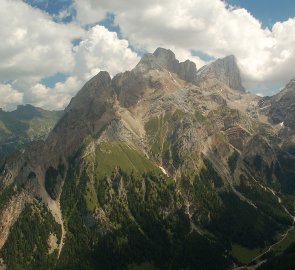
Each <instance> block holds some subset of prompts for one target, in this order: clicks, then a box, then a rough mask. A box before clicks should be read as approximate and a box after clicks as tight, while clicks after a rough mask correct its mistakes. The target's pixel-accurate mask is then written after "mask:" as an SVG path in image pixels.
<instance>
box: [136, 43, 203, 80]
mask: <svg viewBox="0 0 295 270" xmlns="http://www.w3.org/2000/svg"><path fill="white" fill-rule="evenodd" d="M150 69H166V70H168V71H171V72H173V73H175V74H177V75H178V76H179V77H180V78H181V79H182V80H185V81H188V82H194V81H195V80H196V74H197V67H196V64H195V63H194V62H192V61H190V60H186V61H185V62H179V61H178V60H177V59H176V57H175V54H174V53H173V52H172V51H171V50H168V49H164V48H157V49H156V50H155V52H154V53H153V54H151V53H148V54H145V55H144V56H143V57H142V59H141V60H140V61H139V63H138V65H137V66H136V67H135V71H140V72H143V71H146V70H150Z"/></svg>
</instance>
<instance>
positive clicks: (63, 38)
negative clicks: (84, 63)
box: [0, 0, 84, 80]
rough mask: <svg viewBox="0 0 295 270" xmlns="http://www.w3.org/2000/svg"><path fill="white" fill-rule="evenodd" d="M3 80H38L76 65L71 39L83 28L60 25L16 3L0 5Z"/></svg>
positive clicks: (3, 1) (0, 74)
mask: <svg viewBox="0 0 295 270" xmlns="http://www.w3.org/2000/svg"><path fill="white" fill-rule="evenodd" d="M0 25H1V30H0V37H1V43H0V58H1V62H0V80H10V79H12V80H14V79H16V78H22V77H26V78H27V77H30V78H32V79H33V78H34V79H35V80H38V79H40V78H42V77H44V76H50V75H53V74H54V73H56V72H69V71H71V69H72V67H73V65H74V59H73V53H72V43H71V41H72V39H74V38H78V37H81V36H82V35H83V33H84V30H82V28H80V27H78V26H76V25H74V24H68V25H65V24H58V23H55V22H53V21H52V19H51V17H50V16H49V15H48V14H46V13H44V12H41V11H40V10H38V9H35V8H32V7H31V6H29V5H28V4H25V3H23V2H22V1H17V0H1V1H0Z"/></svg>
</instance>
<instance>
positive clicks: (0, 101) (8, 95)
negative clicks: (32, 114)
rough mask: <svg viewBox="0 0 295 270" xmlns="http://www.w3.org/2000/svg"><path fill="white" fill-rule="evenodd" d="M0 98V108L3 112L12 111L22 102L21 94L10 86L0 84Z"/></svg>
mask: <svg viewBox="0 0 295 270" xmlns="http://www.w3.org/2000/svg"><path fill="white" fill-rule="evenodd" d="M0 97H1V98H0V108H2V109H4V110H13V109H15V107H16V105H19V104H22V102H23V93H20V92H18V91H17V90H15V89H13V88H12V87H11V85H10V84H0Z"/></svg>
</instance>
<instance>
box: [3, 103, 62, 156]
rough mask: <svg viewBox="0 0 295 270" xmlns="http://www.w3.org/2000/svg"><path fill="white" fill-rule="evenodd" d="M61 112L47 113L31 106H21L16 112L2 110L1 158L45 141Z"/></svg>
mask: <svg viewBox="0 0 295 270" xmlns="http://www.w3.org/2000/svg"><path fill="white" fill-rule="evenodd" d="M61 115H62V112H60V111H46V110H43V109H41V108H36V107H34V106H31V105H20V106H18V107H17V109H16V110H15V111H11V112H5V111H3V110H1V109H0V157H2V158H3V157H6V156H8V155H10V154H12V153H13V152H15V151H16V150H20V149H22V148H24V147H26V146H28V145H29V144H30V143H31V142H32V141H34V140H39V139H44V138H45V136H46V135H47V134H48V133H49V131H50V130H51V129H52V128H53V126H54V125H55V124H56V122H57V121H58V119H59V118H60V117H61Z"/></svg>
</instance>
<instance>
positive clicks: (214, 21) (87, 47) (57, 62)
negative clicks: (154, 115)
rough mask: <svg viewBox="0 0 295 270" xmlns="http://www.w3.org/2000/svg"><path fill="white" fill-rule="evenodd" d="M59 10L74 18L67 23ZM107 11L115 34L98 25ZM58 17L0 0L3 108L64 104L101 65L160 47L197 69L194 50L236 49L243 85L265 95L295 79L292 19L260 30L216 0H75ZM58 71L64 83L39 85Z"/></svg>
mask: <svg viewBox="0 0 295 270" xmlns="http://www.w3.org/2000/svg"><path fill="white" fill-rule="evenodd" d="M62 14H66V16H67V17H68V16H69V14H70V15H72V17H73V18H74V20H72V21H71V22H70V23H64V22H63V21H62V17H63V16H64V15H62ZM108 14H113V15H114V23H115V24H116V25H117V27H118V28H119V29H120V33H115V32H110V31H109V30H108V29H107V28H105V27H103V26H102V25H100V23H99V22H100V21H102V20H103V19H105V18H106V16H107V15H108ZM59 15H60V18H59V20H57V19H56V16H50V15H49V14H47V13H46V12H44V11H42V10H40V9H37V8H33V7H32V6H30V5H29V4H27V3H25V2H23V1H21V0H0V24H1V26H2V27H1V28H0V37H1V43H0V57H1V62H0V97H1V98H0V107H2V108H4V109H13V108H14V107H15V106H16V105H17V104H21V103H31V104H33V105H36V106H41V107H44V108H47V109H62V108H64V107H65V106H66V105H67V104H68V102H69V101H70V99H71V97H72V96H73V95H75V94H76V92H77V91H78V90H79V88H80V87H81V86H82V85H83V84H84V83H85V82H86V80H88V79H89V78H90V77H92V76H93V75H95V74H96V73H98V72H99V71H100V70H107V71H109V72H110V73H111V75H115V74H116V73H118V72H122V71H125V70H128V69H131V68H132V67H133V66H134V65H135V64H136V63H137V62H138V60H139V56H138V54H137V53H136V51H148V52H152V51H154V50H155V49H156V48H157V47H159V46H161V47H166V48H170V49H171V50H173V51H174V52H175V53H176V55H177V57H178V58H179V59H180V60H185V59H187V58H190V59H191V60H193V61H195V62H196V64H197V66H198V67H199V68H200V67H201V66H202V65H204V64H206V62H205V61H204V59H200V58H199V57H198V56H197V54H196V53H194V52H198V51H199V52H204V53H206V54H208V55H209V56H211V57H213V58H220V57H224V56H226V55H229V54H234V55H235V56H236V57H237V59H238V64H239V66H240V68H241V70H242V74H243V79H244V84H245V85H246V87H250V88H252V89H254V90H256V91H258V92H261V91H264V92H263V94H267V93H270V90H269V89H270V88H267V87H266V85H277V86H278V87H279V86H282V85H283V84H285V83H287V82H288V80H290V79H291V78H293V77H295V72H294V68H293V63H294V61H295V18H290V19H289V20H288V21H285V22H277V23H275V24H274V25H273V27H272V29H268V28H263V27H262V26H261V23H260V22H259V21H258V20H257V19H256V18H254V17H253V16H252V15H251V14H250V13H249V12H248V11H247V10H245V9H242V8H234V7H231V6H229V5H227V4H226V3H225V2H224V1H220V0H208V1H201V0H194V1H192V0H182V1H180V0H175V1H168V0H161V1H159V0H157V1H156V0H150V1H139V0H129V1H123V2H122V1H117V0H100V1H96V0H83V1H82V0H73V3H72V5H71V6H69V7H68V8H67V9H66V10H63V11H61V12H60V13H59ZM75 16H76V17H75ZM131 48H132V49H131ZM56 73H62V74H65V81H63V82H58V83H56V84H55V86H53V87H48V86H46V85H44V84H42V79H44V78H48V77H51V76H54V74H56ZM259 85H262V86H263V87H260V88H259V87H258V86H259ZM267 89H268V90H267ZM272 90H273V87H272Z"/></svg>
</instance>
